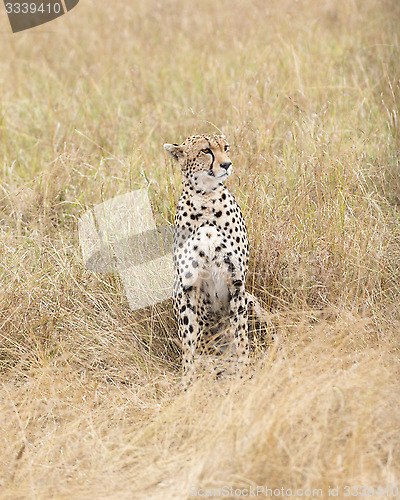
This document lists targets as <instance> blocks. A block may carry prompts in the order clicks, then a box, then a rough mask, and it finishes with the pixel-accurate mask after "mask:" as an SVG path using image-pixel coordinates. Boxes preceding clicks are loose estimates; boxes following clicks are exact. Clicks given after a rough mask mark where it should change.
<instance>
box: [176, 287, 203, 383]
mask: <svg viewBox="0 0 400 500" xmlns="http://www.w3.org/2000/svg"><path fill="white" fill-rule="evenodd" d="M196 293H197V290H196V288H195V287H190V288H189V289H188V290H186V291H182V292H181V293H180V294H179V295H180V297H179V299H180V300H179V302H178V304H177V306H178V307H177V309H178V311H179V316H178V317H179V320H178V329H179V338H180V339H181V342H182V350H183V353H182V367H183V375H182V384H183V386H184V388H187V387H188V386H189V385H190V384H191V383H192V381H193V379H194V376H195V365H194V356H195V351H196V345H197V340H198V335H199V324H198V319H197V311H196V306H195V304H196V302H195V301H196Z"/></svg>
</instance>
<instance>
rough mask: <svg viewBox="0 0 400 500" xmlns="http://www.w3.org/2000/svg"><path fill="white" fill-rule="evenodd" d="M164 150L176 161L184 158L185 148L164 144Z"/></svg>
mask: <svg viewBox="0 0 400 500" xmlns="http://www.w3.org/2000/svg"><path fill="white" fill-rule="evenodd" d="M164 149H165V151H166V152H167V153H168V154H169V155H170V156H171V157H172V158H173V159H174V160H175V161H179V160H180V159H181V158H183V155H184V148H183V147H182V146H178V144H164Z"/></svg>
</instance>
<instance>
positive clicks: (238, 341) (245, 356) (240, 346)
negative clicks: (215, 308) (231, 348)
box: [230, 279, 250, 378]
mask: <svg viewBox="0 0 400 500" xmlns="http://www.w3.org/2000/svg"><path fill="white" fill-rule="evenodd" d="M230 288H231V290H230V295H231V300H230V326H231V330H232V332H233V339H234V343H235V353H236V359H237V372H238V374H239V376H240V378H243V375H244V373H245V371H246V369H247V367H248V365H249V359H250V357H249V337H248V334H247V301H246V291H245V287H244V282H243V281H242V280H240V279H236V280H235V281H234V282H233V284H232V286H231V287H230Z"/></svg>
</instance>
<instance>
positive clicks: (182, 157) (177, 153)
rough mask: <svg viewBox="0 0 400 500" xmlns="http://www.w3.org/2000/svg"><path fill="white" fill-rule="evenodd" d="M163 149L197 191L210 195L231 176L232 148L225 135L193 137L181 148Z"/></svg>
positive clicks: (169, 147)
mask: <svg viewBox="0 0 400 500" xmlns="http://www.w3.org/2000/svg"><path fill="white" fill-rule="evenodd" d="M164 149H165V151H167V153H168V154H169V155H170V156H171V157H172V158H173V159H174V160H175V161H177V162H178V164H179V166H180V168H181V171H182V175H183V177H184V178H186V179H187V180H188V181H189V182H191V183H192V184H193V185H194V187H195V188H196V189H201V190H202V191H205V192H210V191H212V190H214V189H215V188H216V187H217V186H218V185H219V184H220V183H221V182H222V181H224V180H225V179H226V178H227V177H228V175H230V174H231V173H232V162H231V160H230V159H229V156H228V154H229V144H228V143H227V142H226V139H225V137H224V136H223V135H193V136H191V137H188V138H187V139H186V140H185V141H184V142H183V143H182V144H181V145H178V144H164Z"/></svg>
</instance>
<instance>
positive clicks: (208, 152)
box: [201, 148, 211, 155]
mask: <svg viewBox="0 0 400 500" xmlns="http://www.w3.org/2000/svg"><path fill="white" fill-rule="evenodd" d="M201 152H202V153H205V154H206V155H210V154H211V149H210V148H207V149H202V150H201Z"/></svg>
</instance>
